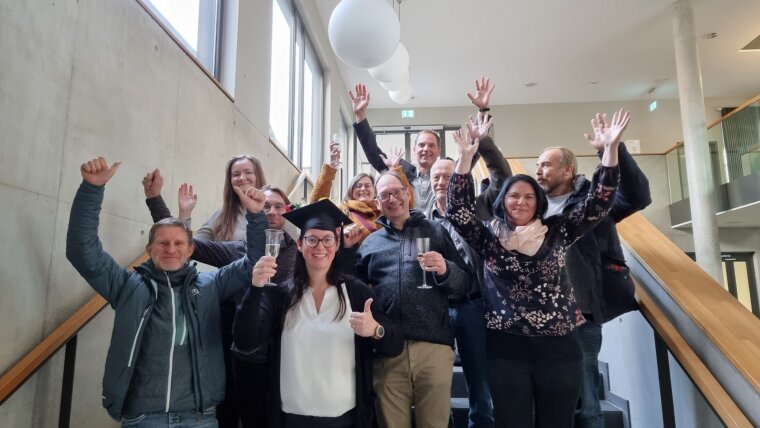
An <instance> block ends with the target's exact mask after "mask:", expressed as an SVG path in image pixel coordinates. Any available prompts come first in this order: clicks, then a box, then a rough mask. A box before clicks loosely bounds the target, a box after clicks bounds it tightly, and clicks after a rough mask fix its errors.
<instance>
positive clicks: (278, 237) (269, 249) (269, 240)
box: [264, 229, 283, 286]
mask: <svg viewBox="0 0 760 428" xmlns="http://www.w3.org/2000/svg"><path fill="white" fill-rule="evenodd" d="M264 233H265V234H266V247H264V255H265V256H272V257H274V258H277V255H278V254H280V242H281V241H282V233H283V232H282V230H280V229H267V230H265V231H264ZM266 285H269V286H276V285H277V284H275V283H273V282H272V278H269V281H267V283H266Z"/></svg>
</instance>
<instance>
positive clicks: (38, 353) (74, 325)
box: [0, 253, 148, 404]
mask: <svg viewBox="0 0 760 428" xmlns="http://www.w3.org/2000/svg"><path fill="white" fill-rule="evenodd" d="M146 260H148V254H147V253H143V255H142V256H140V257H138V258H137V259H135V261H133V262H132V263H130V265H129V266H130V267H129V270H134V268H135V267H137V266H139V265H140V264H142V263H143V262H144V261H146ZM105 306H106V301H105V299H103V298H102V297H101V296H100V295H99V294H95V295H94V296H93V297H92V298H91V299H90V300H89V301H88V302H87V303H85V304H84V305H83V306H82V307H81V308H79V309H78V310H77V311H76V312H74V314H73V315H72V316H70V317H69V318H68V319H67V320H66V321H64V322H63V323H62V324H61V325H60V326H58V328H56V329H55V330H53V332H52V333H50V334H49V335H48V336H47V337H46V338H44V339H43V340H42V342H40V343H39V344H38V345H37V346H35V347H34V349H32V350H31V351H29V353H27V354H26V355H24V356H23V357H22V358H21V359H20V360H19V361H18V362H17V363H16V364H15V365H14V366H13V367H11V368H10V369H8V370H7V371H6V372H5V373H3V376H2V377H0V404H3V403H4V402H5V400H7V399H8V398H9V397H10V396H11V395H12V394H13V393H14V392H15V391H16V390H17V389H18V388H20V387H21V385H23V384H24V382H26V381H27V380H28V379H29V378H30V377H31V376H32V375H33V374H34V373H35V372H37V370H39V368H40V367H41V366H42V365H43V364H44V363H45V362H46V361H47V360H49V359H50V357H52V356H53V355H55V353H56V352H58V350H59V349H61V348H62V347H63V346H64V345H65V344H66V343H67V342H68V341H69V340H71V338H73V337H74V336H75V335H76V334H77V333H79V331H80V330H81V329H82V328H83V327H84V326H85V325H87V323H89V322H90V320H92V319H93V318H94V317H95V315H97V314H98V313H99V312H100V311H101V310H102V309H103V308H104V307H105Z"/></svg>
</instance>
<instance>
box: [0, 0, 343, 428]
mask: <svg viewBox="0 0 760 428" xmlns="http://www.w3.org/2000/svg"><path fill="white" fill-rule="evenodd" d="M303 3H305V4H308V3H310V2H303ZM230 5H231V7H230V8H228V15H227V17H226V19H231V20H233V21H232V22H231V23H230V24H229V25H227V26H226V28H227V33H226V34H225V49H226V50H225V55H224V59H223V61H224V65H225V66H226V67H227V68H226V71H225V73H224V74H223V78H222V80H223V81H224V82H225V84H226V85H227V86H226V87H227V89H228V90H229V91H230V92H234V93H233V95H234V101H233V100H232V99H230V98H229V97H227V96H226V95H225V94H224V93H223V92H222V91H221V90H220V89H219V88H218V87H217V86H216V85H215V84H214V83H213V82H212V80H211V79H210V78H209V77H208V76H207V75H206V74H205V73H203V72H202V71H201V69H199V67H198V66H197V65H196V64H195V63H194V62H193V61H192V60H191V59H190V58H189V57H188V56H187V54H186V53H185V52H184V51H183V50H182V49H180V47H179V46H178V45H177V44H176V43H175V42H174V41H173V40H172V39H171V38H170V37H169V36H168V35H167V34H166V32H165V31H164V30H163V29H162V28H161V27H160V25H159V24H157V23H156V22H155V21H154V19H153V18H152V17H150V16H149V15H148V14H147V13H146V12H145V11H144V10H143V8H142V7H141V5H140V4H139V3H138V2H137V1H136V0H112V1H92V0H79V1H77V0H58V1H55V2H42V1H38V0H33V1H28V2H27V1H23V2H18V1H3V2H0V29H2V36H0V57H2V58H3V65H2V71H1V72H0V198H1V199H2V200H3V201H6V202H5V204H4V207H5V209H3V210H0V222H2V223H3V224H4V225H6V226H5V227H3V228H1V229H0V249H1V252H0V286H1V287H2V295H3V298H2V299H0V343H2V344H3V346H2V347H0V372H4V371H5V370H7V369H8V368H9V367H11V366H12V365H13V364H14V363H15V362H16V361H17V360H18V358H20V357H21V356H22V355H24V354H25V353H26V352H28V351H29V350H30V349H31V348H32V347H33V346H34V345H35V344H37V343H38V342H39V341H40V340H41V339H42V338H43V337H44V336H45V335H46V334H48V333H49V332H50V331H51V330H52V329H53V328H55V327H56V326H58V325H59V324H60V323H61V322H62V321H63V320H65V319H66V318H68V317H69V316H70V315H71V314H72V313H73V312H74V311H75V310H76V309H78V308H79V307H80V306H81V305H82V304H83V303H84V302H85V301H86V300H87V299H88V298H89V297H91V296H92V294H93V291H92V290H91V289H90V288H89V287H88V286H87V284H85V283H84V281H82V279H81V278H80V277H79V275H78V274H77V273H76V272H75V271H74V269H73V268H72V267H71V266H70V265H69V263H68V262H67V261H66V260H65V256H64V248H65V236H66V229H67V224H68V216H69V210H70V206H71V201H72V199H73V197H74V194H75V191H76V189H77V187H78V185H79V183H80V182H81V176H80V174H79V165H80V163H81V162H82V161H84V160H86V159H91V158H93V157H95V156H98V155H103V156H106V158H107V159H108V160H109V161H115V160H120V161H122V162H123V164H122V167H121V168H120V170H119V172H118V174H117V175H116V176H115V177H114V178H113V179H112V181H111V182H110V183H109V184H108V186H107V190H106V197H105V202H104V205H103V212H102V216H101V228H100V232H101V239H102V241H103V243H104V246H105V248H106V249H107V250H108V251H109V252H110V253H111V254H112V255H113V256H114V258H115V259H116V260H117V261H118V262H120V263H123V264H125V265H126V264H127V263H129V262H131V261H132V260H133V259H134V258H136V257H137V256H139V255H140V254H141V253H142V251H143V249H144V246H145V242H146V238H147V231H148V229H149V227H150V225H151V223H152V222H151V218H150V216H149V213H148V210H147V209H146V207H145V205H144V202H143V200H144V196H143V194H142V186H141V184H140V180H141V178H142V177H143V176H144V174H145V173H146V171H149V170H152V169H153V168H157V167H158V168H160V169H161V171H162V173H163V175H164V177H165V187H164V196H165V198H166V200H167V203H168V204H169V206H170V207H176V191H175V190H176V189H177V187H178V186H179V184H180V183H182V182H184V181H188V182H191V183H192V184H193V185H194V186H195V189H196V191H197V193H198V194H199V202H198V206H197V208H196V210H195V213H194V214H193V217H194V219H195V225H196V227H197V226H198V225H199V224H200V223H201V222H203V221H204V220H205V219H206V218H207V217H208V216H209V215H210V214H211V213H212V212H213V211H214V210H216V209H217V208H218V207H219V206H220V204H221V189H222V185H223V177H224V165H225V164H226V162H227V160H228V159H229V158H230V157H232V156H233V155H236V154H240V153H251V154H254V155H255V156H257V157H259V158H261V159H262V162H263V164H264V165H265V172H266V175H267V179H268V181H269V182H270V183H273V184H277V185H280V186H282V187H284V188H289V187H290V186H291V185H292V183H293V181H294V180H295V178H296V177H297V176H298V174H299V171H298V170H297V169H296V168H295V167H294V166H293V165H292V163H290V161H289V160H287V159H286V158H285V157H284V156H283V155H282V153H281V152H280V151H279V150H278V149H277V148H275V147H274V146H273V145H272V144H271V143H270V142H269V140H268V133H269V117H268V114H269V73H270V67H269V50H270V43H271V34H270V33H271V28H270V27H271V25H270V22H269V21H270V20H271V6H272V3H271V0H250V1H249V0H247V1H242V2H239V3H238V2H234V1H232V2H230ZM309 7H310V9H308V10H307V12H308V13H309V14H311V16H312V18H311V24H314V18H313V17H317V15H316V11H315V10H313V8H314V6H313V5H311V4H309ZM235 12H237V14H235ZM317 19H319V18H318V17H317ZM316 22H317V23H319V21H316ZM238 24H239V25H238ZM312 27H313V28H317V29H321V28H322V27H321V25H319V26H315V25H312ZM231 29H232V30H238V31H237V34H233V35H231V34H229V33H230V32H231V31H232V30H231ZM232 36H235V37H232ZM320 38H321V39H324V40H326V36H324V35H320ZM230 39H232V40H230ZM321 43H322V45H323V44H324V43H323V42H321ZM328 47H329V45H328ZM324 52H328V53H329V52H330V51H329V50H327V51H325V50H324V49H322V53H323V54H324ZM322 59H323V61H325V60H327V61H325V63H326V65H327V66H328V67H331V68H336V65H335V60H334V59H333V58H331V57H324V58H322ZM326 71H328V72H329V69H327V68H326ZM328 79H329V80H326V82H325V86H326V87H329V88H334V89H333V91H332V92H331V93H329V94H328V95H329V97H330V98H334V99H333V100H332V101H331V104H329V105H328V106H327V107H328V108H329V109H328V110H327V111H326V114H325V117H326V123H328V125H327V127H326V128H325V134H326V135H329V133H330V129H331V128H330V127H329V126H330V125H329V124H332V123H337V122H336V118H337V117H340V105H341V103H342V104H343V105H344V106H345V105H348V100H347V96H346V95H345V91H343V90H342V88H344V87H345V85H344V84H343V82H342V80H340V76H339V75H338V74H337V73H332V74H330V75H329V77H328ZM341 96H342V97H343V100H339V99H338V98H340V97H341ZM175 209H176V208H175ZM111 324H112V313H111V310H110V309H106V311H105V312H104V313H103V314H101V315H99V316H98V317H97V318H96V319H95V320H94V321H93V323H92V324H90V325H89V326H88V327H87V328H86V329H85V331H83V332H82V334H81V335H80V341H79V353H78V360H77V369H76V370H77V374H76V381H75V392H74V409H73V414H72V421H71V423H72V426H98V427H101V426H103V427H104V426H115V423H114V422H112V421H111V420H110V419H109V417H108V416H107V414H106V412H105V410H103V409H102V408H101V407H100V379H101V377H102V370H103V361H104V355H105V350H106V347H107V344H108V338H109V337H110V328H111V327H110V326H111ZM62 363H63V356H62V354H59V355H57V356H55V357H54V358H53V359H52V360H51V361H50V362H49V363H48V364H47V365H46V366H45V367H44V368H43V369H42V370H41V371H40V372H39V373H38V374H36V375H35V376H34V377H33V378H32V379H31V380H30V381H29V382H28V383H27V384H26V385H25V386H24V387H22V388H21V390H19V392H18V393H17V394H16V395H14V396H13V398H12V399H11V400H9V401H8V402H7V403H6V404H4V405H3V406H2V407H0V426H13V427H22V428H23V427H32V426H35V427H37V426H53V425H55V424H56V423H57V417H58V403H59V393H60V377H61V372H62Z"/></svg>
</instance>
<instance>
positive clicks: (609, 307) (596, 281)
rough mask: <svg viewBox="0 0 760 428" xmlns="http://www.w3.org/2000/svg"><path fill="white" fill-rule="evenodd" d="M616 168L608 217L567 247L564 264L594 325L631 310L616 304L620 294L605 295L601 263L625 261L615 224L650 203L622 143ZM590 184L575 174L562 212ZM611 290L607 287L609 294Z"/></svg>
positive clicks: (578, 199)
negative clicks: (614, 190)
mask: <svg viewBox="0 0 760 428" xmlns="http://www.w3.org/2000/svg"><path fill="white" fill-rule="evenodd" d="M618 169H619V171H620V181H619V185H618V191H617V193H616V194H615V200H614V201H613V203H612V208H611V209H610V214H609V216H608V217H607V218H606V219H604V220H602V222H601V223H599V224H598V225H597V226H596V227H595V228H594V229H593V230H592V231H591V233H588V234H586V235H585V236H584V237H583V238H581V239H580V240H578V241H577V242H576V243H575V244H573V245H572V246H571V247H570V248H569V249H568V251H567V256H566V257H567V264H566V267H565V271H564V272H563V273H562V282H563V283H565V284H569V285H572V287H573V289H574V290H575V298H576V300H577V301H578V306H579V307H580V308H581V311H582V312H583V313H584V315H586V317H587V318H588V316H589V315H590V316H591V320H592V321H593V322H595V323H597V324H603V323H605V322H607V321H609V320H611V319H613V318H615V317H617V316H620V315H622V314H623V313H625V311H626V310H630V309H626V308H624V307H619V306H617V304H616V302H620V298H619V297H620V296H616V297H615V298H610V297H607V298H605V292H604V283H603V281H602V266H603V265H605V264H610V263H612V264H624V263H625V256H624V255H623V250H622V248H621V247H620V238H619V237H618V234H617V229H616V227H615V225H616V224H617V223H618V222H620V221H622V220H623V219H625V218H626V217H628V216H629V215H631V214H633V213H635V212H636V211H639V210H642V209H644V208H646V207H647V205H649V204H651V203H652V198H651V195H650V192H649V180H647V178H646V176H645V175H644V173H643V172H642V171H641V169H639V167H638V165H636V161H635V160H634V159H633V156H631V155H630V153H628V150H627V149H626V147H625V145H624V144H620V146H619V149H618ZM590 187H591V182H590V181H589V180H588V179H586V178H585V177H583V176H582V175H578V176H576V178H575V182H574V191H573V194H572V195H570V198H569V199H568V200H567V204H566V206H565V208H564V212H565V213H567V212H569V211H571V210H573V209H574V207H576V206H577V205H578V204H580V203H582V202H583V200H584V199H585V198H586V195H587V194H588V192H589V188H590ZM611 291H612V290H608V292H607V295H608V296H609V293H610V292H611ZM622 297H625V296H622ZM628 308H630V306H629V307H628Z"/></svg>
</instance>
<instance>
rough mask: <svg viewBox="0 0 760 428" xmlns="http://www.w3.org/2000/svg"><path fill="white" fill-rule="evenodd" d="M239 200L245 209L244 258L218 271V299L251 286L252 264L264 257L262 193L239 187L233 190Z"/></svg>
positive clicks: (264, 219)
mask: <svg viewBox="0 0 760 428" xmlns="http://www.w3.org/2000/svg"><path fill="white" fill-rule="evenodd" d="M233 189H234V191H235V193H237V195H238V197H239V198H240V202H241V204H242V205H243V206H244V207H245V208H246V210H247V212H246V220H248V223H247V226H246V238H247V239H246V242H247V251H246V253H247V254H246V257H243V258H241V259H239V260H237V261H235V262H233V263H232V264H230V265H227V266H225V267H223V268H221V269H219V271H218V273H217V275H218V277H217V280H218V282H219V290H220V299H221V300H226V299H228V298H229V297H231V296H233V295H235V293H237V292H238V291H239V290H241V289H243V288H244V287H246V286H248V285H249V284H251V275H252V270H253V263H254V261H255V260H259V258H261V256H263V255H264V242H265V232H264V230H265V229H266V228H267V227H268V222H267V218H266V214H264V212H263V209H264V201H265V199H266V197H265V196H264V192H262V191H261V190H258V189H256V188H253V187H251V188H249V189H248V190H247V191H246V192H243V191H242V190H241V189H240V188H239V187H234V188H233Z"/></svg>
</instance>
